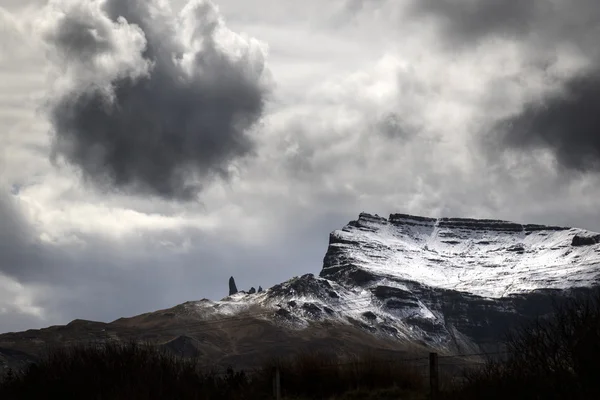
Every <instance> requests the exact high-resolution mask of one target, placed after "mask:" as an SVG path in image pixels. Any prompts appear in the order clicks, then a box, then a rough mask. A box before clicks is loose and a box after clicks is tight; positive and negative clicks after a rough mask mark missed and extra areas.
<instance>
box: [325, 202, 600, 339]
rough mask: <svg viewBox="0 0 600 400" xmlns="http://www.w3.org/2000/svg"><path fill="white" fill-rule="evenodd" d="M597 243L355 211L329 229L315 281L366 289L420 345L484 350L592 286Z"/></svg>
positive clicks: (568, 232)
mask: <svg viewBox="0 0 600 400" xmlns="http://www.w3.org/2000/svg"><path fill="white" fill-rule="evenodd" d="M599 242H600V235H598V234H595V233H591V232H587V231H584V230H581V229H576V228H566V227H558V226H545V225H532V224H527V225H524V224H517V223H513V222H507V221H500V220H481V219H479V220H478V219H466V218H439V219H436V218H428V217H419V216H411V215H407V214H392V215H390V217H389V218H387V219H386V218H383V217H380V216H378V215H370V214H366V213H362V214H360V216H359V218H358V220H356V221H351V222H350V223H348V224H347V225H346V226H345V227H344V228H343V229H341V230H337V231H334V232H332V233H331V234H330V240H329V248H328V250H327V253H326V255H325V258H324V262H323V269H322V271H321V274H320V277H321V278H325V279H328V280H331V281H335V282H337V283H339V284H341V285H343V286H344V287H345V288H348V289H350V288H355V289H356V288H361V289H366V290H368V291H369V292H370V293H372V295H373V297H374V303H376V304H377V306H378V307H379V309H380V310H383V311H385V312H386V313H389V314H390V315H393V316H394V317H395V318H396V319H397V321H398V322H401V323H403V324H405V325H407V326H410V327H411V328H412V331H413V332H420V335H421V336H422V338H423V340H424V341H426V342H432V343H433V342H437V343H445V345H449V346H452V343H453V342H454V345H456V346H458V347H460V346H461V343H462V344H463V345H464V344H465V343H470V344H471V345H472V344H475V345H477V346H479V347H485V346H489V345H490V344H492V345H494V344H495V343H498V342H499V341H500V340H501V339H502V338H503V335H504V334H505V332H506V330H507V329H509V328H510V327H513V326H515V325H517V324H520V323H522V322H523V321H524V320H527V319H531V318H534V317H537V316H539V315H541V314H545V313H548V312H550V311H551V309H552V301H553V299H554V298H556V297H557V296H559V297H560V296H563V295H568V294H572V293H573V292H582V291H586V290H590V289H591V288H593V287H596V286H598V283H599V282H600V279H599V278H600V245H599V244H598V243H599Z"/></svg>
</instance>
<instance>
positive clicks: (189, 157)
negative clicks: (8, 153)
mask: <svg viewBox="0 0 600 400" xmlns="http://www.w3.org/2000/svg"><path fill="white" fill-rule="evenodd" d="M44 25H45V29H46V33H45V37H46V40H47V42H48V44H49V45H50V55H51V59H52V60H54V61H55V63H56V64H57V66H58V67H59V69H60V71H61V75H60V77H59V78H58V79H57V81H56V85H55V87H54V91H53V92H52V93H51V96H50V97H49V99H48V111H49V115H50V120H51V123H52V134H53V158H54V159H55V160H58V159H64V160H66V161H67V162H68V163H70V164H72V165H74V166H76V167H78V168H79V169H80V170H81V172H82V175H83V177H84V178H85V179H86V180H88V181H91V182H93V183H94V184H96V185H99V186H100V187H103V188H116V189H118V190H120V191H124V192H127V193H138V194H150V195H158V196H161V197H163V198H170V199H179V200H189V199H192V198H194V197H195V196H196V195H197V194H198V193H199V191H200V190H201V189H202V186H203V184H205V183H206V182H207V181H208V180H210V179H211V178H214V177H221V178H227V177H228V176H229V174H230V168H231V166H232V164H234V163H235V162H236V161H238V160H240V159H242V158H244V157H245V156H248V155H251V154H252V153H253V150H254V141H253V138H252V135H251V133H250V132H249V131H250V130H251V128H252V127H253V126H254V125H255V124H256V123H257V122H258V121H259V119H260V117H261V116H262V112H263V107H264V104H265V100H266V96H267V92H268V82H267V78H266V77H265V48H264V46H263V45H262V44H261V43H260V42H258V41H257V40H255V39H251V38H247V37H243V36H240V35H237V34H235V33H233V32H231V31H230V30H228V29H227V28H226V26H225V25H224V23H223V20H222V18H221V16H220V14H219V12H218V9H217V8H216V7H215V6H214V5H213V4H212V3H210V2H208V1H191V2H190V3H189V4H187V6H186V7H185V8H184V9H183V10H182V11H181V13H180V14H179V15H177V16H175V15H173V12H172V11H171V10H170V8H169V7H168V5H167V4H166V3H165V2H163V1H159V0H151V1H146V0H131V1H130V0H95V1H85V2H83V1H53V2H52V3H51V7H50V12H49V13H48V16H47V17H46V20H45V21H44Z"/></svg>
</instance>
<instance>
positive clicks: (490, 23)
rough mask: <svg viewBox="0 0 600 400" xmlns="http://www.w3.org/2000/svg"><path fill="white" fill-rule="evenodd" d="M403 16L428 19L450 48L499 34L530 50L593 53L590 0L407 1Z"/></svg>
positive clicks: (596, 15) (598, 16) (599, 10)
mask: <svg viewBox="0 0 600 400" xmlns="http://www.w3.org/2000/svg"><path fill="white" fill-rule="evenodd" d="M408 15H409V17H415V18H417V19H421V18H426V19H427V18H430V19H433V20H434V21H435V22H436V23H437V27H438V28H439V29H440V33H441V35H440V40H441V42H443V43H446V44H450V45H451V47H452V49H456V48H460V47H463V46H467V47H468V46H472V45H473V44H476V43H477V42H478V41H481V40H484V39H489V38H497V37H505V38H509V39H513V40H518V41H525V42H527V43H528V45H529V51H530V52H532V53H534V54H539V53H540V52H554V51H555V49H556V47H557V46H558V45H560V44H562V43H569V44H570V45H573V46H575V47H578V48H580V49H583V50H584V52H588V51H591V52H592V53H594V54H597V50H596V49H595V47H596V45H595V43H596V38H597V34H598V22H599V21H600V7H598V3H597V1H596V0H556V1H546V0H531V1H511V0H411V1H410V3H409V6H408Z"/></svg>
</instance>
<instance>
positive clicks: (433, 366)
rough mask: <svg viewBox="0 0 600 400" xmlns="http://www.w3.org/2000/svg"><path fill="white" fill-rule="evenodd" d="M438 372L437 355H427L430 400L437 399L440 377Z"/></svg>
mask: <svg viewBox="0 0 600 400" xmlns="http://www.w3.org/2000/svg"><path fill="white" fill-rule="evenodd" d="M438 372H439V370H438V354H437V353H429V388H430V390H431V397H430V398H431V400H437V399H438V398H439V390H440V380H439V378H440V377H439V373H438Z"/></svg>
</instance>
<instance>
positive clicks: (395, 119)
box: [375, 112, 419, 140]
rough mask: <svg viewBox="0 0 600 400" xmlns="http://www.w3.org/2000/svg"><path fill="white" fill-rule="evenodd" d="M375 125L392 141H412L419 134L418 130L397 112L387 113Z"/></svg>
mask: <svg viewBox="0 0 600 400" xmlns="http://www.w3.org/2000/svg"><path fill="white" fill-rule="evenodd" d="M375 125H376V128H377V130H378V131H379V132H381V133H382V134H383V135H384V136H385V137H387V138H390V139H402V140H410V139H412V138H414V137H415V136H416V135H417V134H418V132H419V130H418V128H416V127H414V126H411V125H410V124H409V123H408V122H406V121H404V120H403V118H402V117H401V116H400V115H398V113H395V112H388V113H386V114H385V115H383V116H382V117H381V118H380V119H379V120H378V121H377V123H376V124H375Z"/></svg>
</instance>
